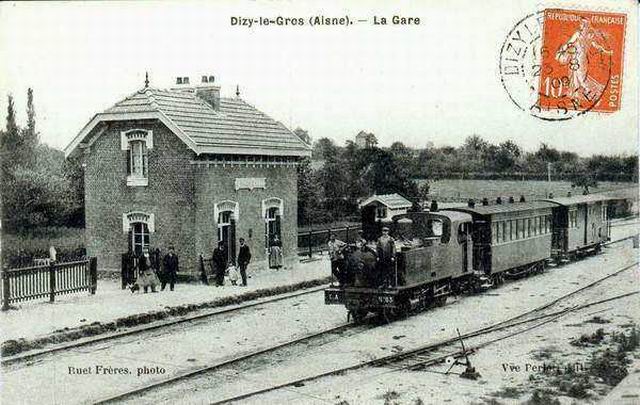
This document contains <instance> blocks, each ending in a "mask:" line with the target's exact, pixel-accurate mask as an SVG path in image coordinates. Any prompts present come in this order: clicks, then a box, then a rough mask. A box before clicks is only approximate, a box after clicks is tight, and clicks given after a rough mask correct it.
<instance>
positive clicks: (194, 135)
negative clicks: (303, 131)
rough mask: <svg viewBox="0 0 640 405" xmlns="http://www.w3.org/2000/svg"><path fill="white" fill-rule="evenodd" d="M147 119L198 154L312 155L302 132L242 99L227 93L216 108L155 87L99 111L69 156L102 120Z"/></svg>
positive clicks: (185, 93) (180, 92) (192, 93)
mask: <svg viewBox="0 0 640 405" xmlns="http://www.w3.org/2000/svg"><path fill="white" fill-rule="evenodd" d="M187 90H188V89H187ZM143 119H158V120H160V121H161V122H162V123H164V124H165V126H167V127H168V128H169V129H170V130H171V131H172V132H173V133H175V134H176V135H177V136H178V138H180V139H181V140H182V141H183V142H184V143H185V144H186V145H187V146H188V147H189V148H190V149H192V150H193V151H194V152H196V154H201V153H216V154H246V155H268V156H269V155H270V156H311V147H310V146H309V145H307V144H306V143H304V142H303V141H302V140H301V139H300V138H299V137H298V136H297V135H296V134H294V133H293V132H291V131H290V130H289V129H287V128H286V127H285V126H284V125H283V124H281V123H280V122H278V121H275V120H274V119H272V118H270V117H269V116H267V115H266V114H264V113H262V112H261V111H259V110H258V109H256V108H255V107H253V106H252V105H250V104H248V103H247V102H245V101H244V100H242V99H240V98H239V97H236V98H224V97H222V98H220V105H219V107H218V108H214V107H212V106H211V105H210V104H209V103H207V102H206V101H205V100H203V99H201V98H200V97H198V96H197V95H196V93H195V91H193V90H192V91H185V89H169V90H165V89H157V88H151V87H149V88H144V89H141V90H139V91H137V92H135V93H133V94H132V95H130V96H129V97H126V98H125V99H123V100H121V101H119V102H117V103H116V104H115V105H114V106H112V107H111V108H109V109H107V110H105V111H104V112H101V113H98V114H96V115H95V116H94V117H93V119H92V120H91V121H90V122H89V123H88V124H87V125H86V126H85V127H84V128H83V129H82V130H81V131H80V133H79V134H78V135H77V136H76V137H75V138H74V139H73V141H72V142H71V143H70V144H69V145H68V146H67V148H65V154H66V156H69V155H70V154H72V153H73V152H74V151H75V150H76V149H77V148H78V146H79V145H80V143H81V142H84V141H85V138H90V137H91V136H92V135H95V134H96V133H99V131H94V129H95V128H96V127H97V126H99V124H100V123H102V122H109V121H118V120H143ZM98 136H99V135H98Z"/></svg>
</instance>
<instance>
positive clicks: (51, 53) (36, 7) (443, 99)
mask: <svg viewBox="0 0 640 405" xmlns="http://www.w3.org/2000/svg"><path fill="white" fill-rule="evenodd" d="M346 4H348V6H347V5H346ZM544 4H545V2H544V1H539V0H535V1H525V0H519V1H513V2H504V1H498V0H487V1H482V2H477V1H462V0H451V1H447V2H435V1H424V2H380V1H360V2H352V3H346V2H344V3H341V2H329V1H323V2H311V1H295V2H293V1H284V0H270V1H236V2H225V1H216V2H188V1H187V2H180V3H177V2H170V1H162V2H154V1H146V2H125V1H113V2H60V3H57V2H38V3H31V2H25V3H12V2H4V3H0V56H1V57H0V109H1V111H2V112H1V113H0V114H2V116H3V119H2V122H3V124H4V116H5V114H6V113H5V112H6V107H7V97H6V96H7V94H13V96H14V98H15V105H16V109H17V112H18V120H19V121H20V123H22V124H24V122H25V115H26V114H25V108H26V92H27V88H28V87H32V88H33V89H34V97H35V107H36V113H37V126H38V129H39V131H40V134H41V140H42V141H44V142H45V143H47V144H49V145H51V146H54V147H57V148H64V147H65V146H67V145H68V144H69V143H70V141H71V140H72V139H73V137H74V136H75V135H76V134H77V133H78V132H79V131H80V129H81V128H82V127H83V126H84V125H85V124H86V123H87V122H88V121H89V120H90V119H91V118H92V116H93V115H94V114H96V113H98V112H100V111H102V110H104V109H106V108H108V107H110V106H111V105H113V104H115V103H116V102H117V101H119V100H121V99H122V98H124V97H126V96H128V95H130V94H131V93H133V92H135V91H136V90H138V89H140V88H142V87H143V85H144V77H145V72H148V73H149V77H150V80H151V86H153V87H159V88H170V87H172V86H174V83H175V77H176V76H189V77H190V78H191V81H192V83H193V82H194V81H197V78H199V77H200V76H201V75H203V74H206V75H214V76H215V77H216V83H217V84H218V85H220V86H221V91H222V95H223V96H233V94H234V93H235V89H236V85H238V86H239V87H240V92H241V97H242V98H243V99H245V100H246V101H248V102H249V103H251V104H252V105H254V106H256V107H257V108H259V109H260V110H262V111H264V112H265V113H267V114H269V115H270V116H272V117H273V118H275V119H277V120H279V121H281V122H282V123H284V124H285V125H287V126H288V127H289V128H291V129H294V128H296V127H301V128H304V129H306V130H308V131H309V133H310V135H311V136H312V137H313V138H314V139H319V138H322V137H328V138H331V139H333V140H335V141H336V142H337V143H338V144H344V142H345V141H346V140H348V139H353V137H354V136H355V135H356V134H357V133H358V132H359V131H360V130H365V131H368V132H373V133H374V134H375V135H376V136H377V138H378V140H379V143H380V144H381V145H383V146H388V145H390V144H391V143H392V142H394V141H401V142H403V143H405V144H406V145H409V146H413V147H425V146H426V145H427V144H429V143H433V144H435V145H452V146H458V145H460V144H461V143H462V142H463V141H464V139H465V138H466V137H467V136H469V135H472V134H477V135H480V136H482V137H484V138H485V139H486V140H489V141H491V142H493V143H499V142H503V141H505V140H507V139H512V140H514V141H515V142H517V143H518V144H519V145H521V146H522V147H524V148H525V149H526V150H535V149H537V148H538V146H539V145H540V143H541V142H545V143H548V144H550V145H552V146H554V147H556V148H559V149H563V150H571V151H574V152H577V153H578V154H580V155H583V156H588V155H591V154H621V153H627V154H628V153H635V152H636V151H637V147H638V78H637V76H638V35H637V32H638V26H637V22H638V4H637V3H636V2H635V1H633V0H620V1H604V0H602V1H596V0H592V1H582V2H580V8H581V9H590V8H598V9H603V8H604V9H607V10H610V9H611V10H613V11H616V12H620V13H625V14H627V31H626V33H627V35H626V38H625V49H624V55H623V58H624V72H623V82H622V83H623V88H622V107H621V110H620V111H617V112H615V113H612V114H601V113H587V114H585V115H583V116H580V117H576V118H574V119H571V120H568V121H565V122H547V121H543V120H540V119H539V118H536V117H533V116H531V115H529V114H528V113H526V112H523V111H521V110H519V109H518V108H517V107H516V106H515V105H514V104H513V102H511V100H509V97H508V95H507V94H506V92H505V90H504V88H503V87H502V85H501V82H500V72H499V67H498V61H499V53H500V48H501V46H502V44H503V42H504V41H505V38H506V36H507V33H508V32H509V31H510V30H511V28H513V26H514V25H515V24H516V23H517V21H518V20H520V19H521V18H523V17H524V16H526V15H527V14H530V13H532V12H535V11H537V10H539V9H541V8H543V7H544ZM553 4H554V5H555V6H557V5H558V4H562V3H561V2H558V1H555V2H554V3H553ZM573 4H575V3H573ZM314 15H324V16H330V17H334V16H335V17H340V16H345V15H348V16H350V18H354V19H364V20H367V22H363V23H356V24H354V25H351V26H348V27H344V26H322V27H320V26H316V27H310V26H309V24H308V20H307V19H308V18H309V17H310V16H314ZM393 15H401V16H406V17H418V18H420V24H419V25H414V26H394V25H392V24H389V25H387V26H381V25H377V26H376V25H373V23H372V22H373V18H374V16H375V17H377V18H378V19H380V18H381V17H386V18H387V19H388V20H389V21H388V22H390V20H391V17H392V16H393ZM277 16H282V17H295V18H298V17H300V18H304V19H305V25H304V26H302V27H300V26H293V27H292V26H289V27H284V26H273V25H271V26H255V25H254V26H253V27H251V28H249V27H246V26H233V25H232V24H231V20H232V18H231V17H245V18H246V17H252V18H259V17H267V18H275V17H277Z"/></svg>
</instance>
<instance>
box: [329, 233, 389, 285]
mask: <svg viewBox="0 0 640 405" xmlns="http://www.w3.org/2000/svg"><path fill="white" fill-rule="evenodd" d="M328 247H329V259H330V260H331V274H332V275H333V276H334V277H335V278H336V279H337V280H338V283H340V285H346V284H352V283H353V281H354V278H355V274H352V273H353V270H354V269H353V267H355V266H354V265H353V264H352V265H348V263H347V259H348V258H347V257H345V248H346V247H347V243H345V242H343V241H341V240H339V239H336V235H335V234H334V233H331V234H330V235H329V242H328ZM354 248H355V251H353V252H351V253H350V256H351V257H354V256H358V257H359V260H360V263H358V264H359V266H358V267H359V270H360V271H369V272H370V273H374V272H375V274H361V275H360V276H361V277H362V278H366V279H367V280H370V283H372V284H375V286H385V285H386V286H390V285H393V284H394V283H395V282H394V278H395V265H396V263H395V260H396V243H395V239H394V238H393V237H391V235H389V228H388V227H386V226H384V227H382V235H381V236H380V237H379V238H378V239H377V240H376V245H375V249H373V248H371V247H369V246H368V245H367V241H366V240H365V239H364V238H363V236H362V231H358V237H357V238H356V240H355V243H354ZM358 252H360V254H359V255H357V254H358ZM367 253H368V254H369V255H371V256H372V257H373V258H375V259H374V260H375V264H374V265H371V266H368V267H369V268H367V265H366V264H365V260H364V259H363V254H367Z"/></svg>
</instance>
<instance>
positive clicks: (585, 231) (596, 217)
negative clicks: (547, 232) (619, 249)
mask: <svg viewBox="0 0 640 405" xmlns="http://www.w3.org/2000/svg"><path fill="white" fill-rule="evenodd" d="M544 201H546V202H549V203H552V204H554V205H555V206H554V208H553V217H552V218H553V239H552V247H551V249H552V255H553V257H555V258H558V259H568V258H572V257H575V256H576V255H579V254H582V253H586V252H590V251H598V250H600V247H601V246H602V243H604V242H606V241H607V240H609V238H610V232H611V229H610V226H609V212H608V211H609V209H608V207H609V203H611V202H613V201H614V199H612V198H611V197H607V196H604V195H591V194H589V195H580V196H574V197H558V198H550V199H547V200H544Z"/></svg>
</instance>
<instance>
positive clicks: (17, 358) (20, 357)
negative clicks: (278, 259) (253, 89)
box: [0, 236, 634, 366]
mask: <svg viewBox="0 0 640 405" xmlns="http://www.w3.org/2000/svg"><path fill="white" fill-rule="evenodd" d="M633 237H634V236H628V237H625V238H621V239H618V240H615V241H610V242H607V243H605V244H604V245H611V244H614V243H619V242H622V241H625V240H628V239H632V238H633ZM326 287H327V285H322V286H318V287H312V288H309V289H305V290H303V291H299V292H294V293H287V294H282V295H279V296H276V297H273V298H266V299H262V300H257V301H253V302H250V303H247V304H240V305H236V306H232V307H226V308H222V309H215V310H212V311H207V312H205V313H202V314H198V315H192V316H187V317H182V318H179V319H172V320H168V321H160V322H155V323H153V324H150V325H143V326H141V327H134V328H131V329H128V330H125V331H121V332H116V333H109V334H104V335H100V336H94V337H89V338H84V339H79V340H77V341H73V342H68V343H63V344H59V345H55V346H52V347H48V348H45V349H40V350H32V351H29V352H26V353H21V354H17V355H14V356H7V357H3V358H2V359H1V360H0V364H1V365H2V366H7V365H11V364H16V363H21V362H25V361H28V360H35V359H36V358H41V357H45V356H47V355H51V354H54V353H57V352H63V351H68V350H72V349H75V348H79V347H83V346H90V345H93V344H97V343H102V342H106V341H109V340H115V339H119V338H122V337H126V336H132V335H136V334H141V333H145V332H149V331H152V330H156V329H161V328H165V327H168V326H173V325H178V324H182V323H189V322H194V321H198V320H202V319H206V318H211V317H214V316H218V315H223V314H229V313H232V312H235V311H240V310H243V309H247V308H251V307H256V306H259V305H264V304H268V303H272V302H277V301H282V300H285V299H290V298H295V297H299V296H302V295H306V294H312V293H315V292H318V291H322V290H324V289H325V288H326Z"/></svg>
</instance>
